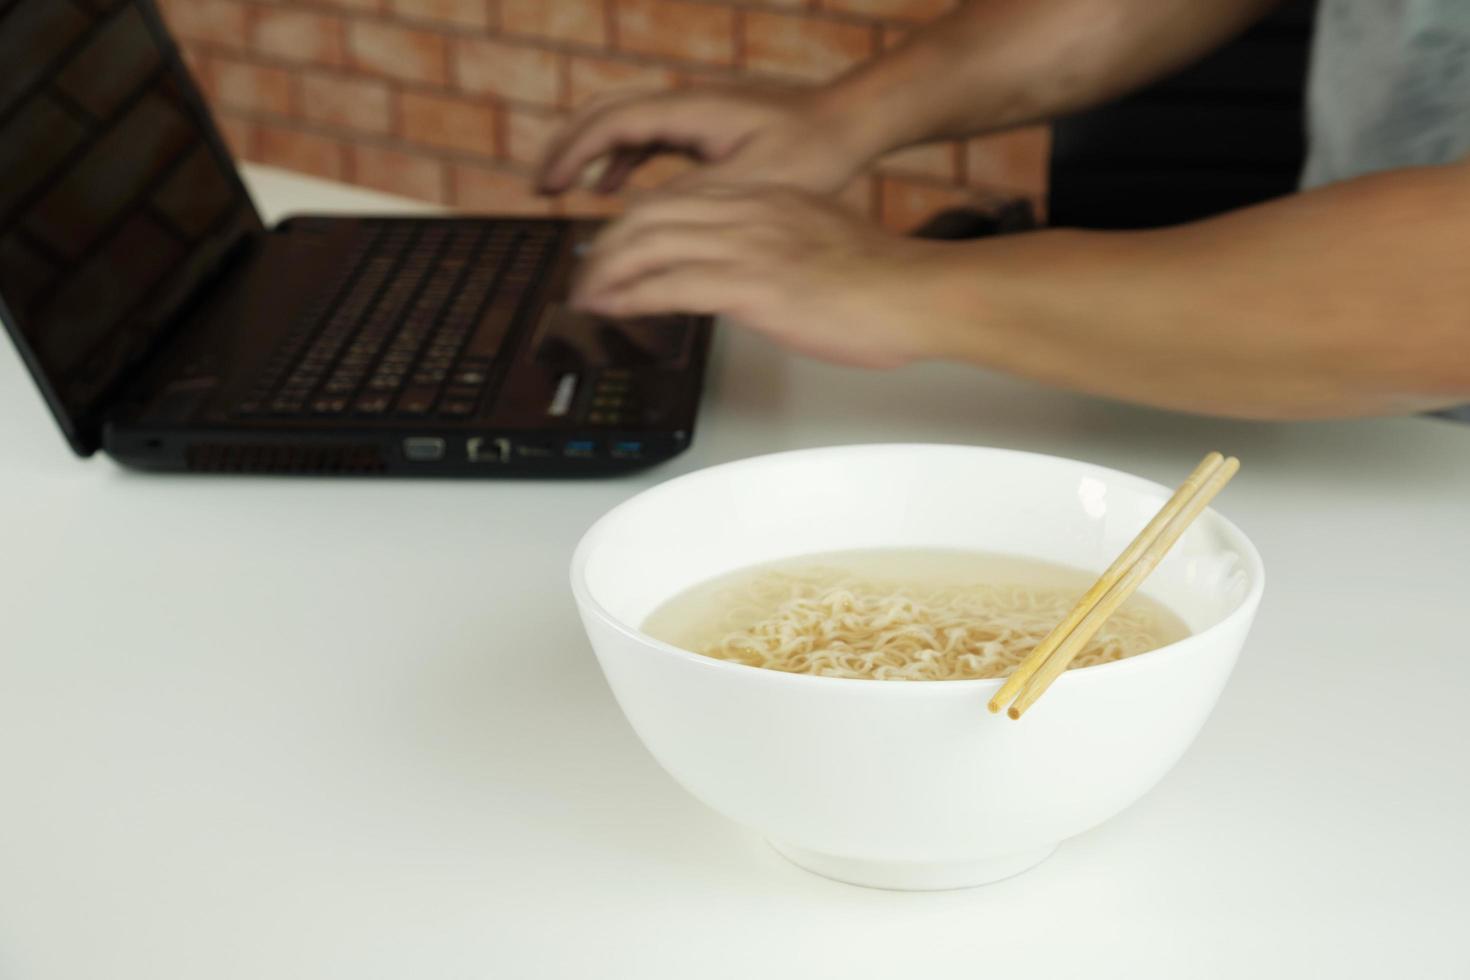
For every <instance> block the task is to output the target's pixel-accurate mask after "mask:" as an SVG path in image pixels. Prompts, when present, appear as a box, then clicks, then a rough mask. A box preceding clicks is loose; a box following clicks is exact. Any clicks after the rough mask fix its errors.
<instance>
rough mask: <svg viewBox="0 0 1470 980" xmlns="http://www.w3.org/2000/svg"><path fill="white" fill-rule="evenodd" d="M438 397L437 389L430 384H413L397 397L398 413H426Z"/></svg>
mask: <svg viewBox="0 0 1470 980" xmlns="http://www.w3.org/2000/svg"><path fill="white" fill-rule="evenodd" d="M438 397H439V389H438V388H435V387H432V386H430V385H415V386H413V387H411V388H409V389H408V390H407V391H405V392H404V393H403V395H402V396H401V397H399V399H398V414H399V415H427V414H429V410H430V409H432V408H433V407H434V402H435V401H436V400H437V399H438Z"/></svg>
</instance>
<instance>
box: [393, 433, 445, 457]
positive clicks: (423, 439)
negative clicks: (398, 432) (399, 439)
mask: <svg viewBox="0 0 1470 980" xmlns="http://www.w3.org/2000/svg"><path fill="white" fill-rule="evenodd" d="M403 458H404V459H407V460H408V461H410V462H413V463H436V462H438V461H439V460H441V459H443V458H444V440H443V439H440V438H439V437H438V436H410V437H409V438H407V439H405V440H403Z"/></svg>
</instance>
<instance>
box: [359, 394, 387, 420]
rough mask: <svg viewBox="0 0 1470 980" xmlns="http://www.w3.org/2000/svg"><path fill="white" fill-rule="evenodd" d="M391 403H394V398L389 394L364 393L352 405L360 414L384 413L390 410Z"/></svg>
mask: <svg viewBox="0 0 1470 980" xmlns="http://www.w3.org/2000/svg"><path fill="white" fill-rule="evenodd" d="M391 404H393V399H391V398H389V397H388V396H387V395H363V396H362V397H361V398H359V399H358V400H357V402H356V404H354V405H353V406H352V409H353V411H355V412H357V414H359V415H382V414H383V413H384V412H386V411H388V406H389V405H391Z"/></svg>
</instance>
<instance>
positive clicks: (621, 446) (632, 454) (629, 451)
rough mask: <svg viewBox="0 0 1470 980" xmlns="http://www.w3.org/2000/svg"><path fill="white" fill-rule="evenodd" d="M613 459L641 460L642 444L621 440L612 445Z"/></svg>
mask: <svg viewBox="0 0 1470 980" xmlns="http://www.w3.org/2000/svg"><path fill="white" fill-rule="evenodd" d="M612 456H613V459H642V458H643V443H641V442H630V441H627V440H622V441H619V442H615V443H613V444H612Z"/></svg>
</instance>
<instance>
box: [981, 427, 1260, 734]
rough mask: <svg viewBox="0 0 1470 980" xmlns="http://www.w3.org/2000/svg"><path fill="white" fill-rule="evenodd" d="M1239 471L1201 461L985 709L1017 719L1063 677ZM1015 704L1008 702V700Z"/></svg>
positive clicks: (1234, 465) (1232, 463)
mask: <svg viewBox="0 0 1470 980" xmlns="http://www.w3.org/2000/svg"><path fill="white" fill-rule="evenodd" d="M1239 469H1240V460H1238V459H1236V458H1235V457H1234V456H1232V457H1230V458H1229V459H1226V458H1225V457H1223V456H1221V455H1220V454H1219V453H1210V454H1209V455H1208V456H1206V457H1205V458H1204V459H1203V460H1201V461H1200V464H1199V466H1197V467H1195V469H1194V472H1193V473H1191V474H1189V478H1188V479H1187V480H1185V481H1184V482H1183V483H1182V484H1180V486H1179V489H1178V490H1176V491H1174V496H1172V497H1170V498H1169V502H1168V503H1166V504H1164V506H1163V507H1162V508H1160V509H1159V512H1158V513H1157V514H1155V515H1154V518H1153V520H1151V521H1149V522H1148V526H1147V527H1145V528H1144V529H1143V530H1142V531H1140V532H1138V537H1136V538H1134V539H1133V541H1132V542H1131V543H1130V544H1129V545H1128V547H1126V548H1124V549H1123V553H1122V554H1121V555H1119V556H1118V557H1117V559H1116V560H1114V562H1113V563H1112V564H1111V565H1109V566H1108V570H1107V571H1105V572H1103V573H1102V577H1101V578H1099V579H1098V580H1097V581H1096V582H1095V583H1093V586H1092V588H1090V589H1088V590H1087V594H1086V595H1084V596H1083V597H1082V598H1081V599H1080V600H1078V602H1077V605H1076V606H1074V607H1073V608H1072V611H1071V612H1070V613H1068V614H1067V618H1066V619H1064V620H1062V621H1061V623H1059V624H1058V625H1057V627H1056V628H1055V629H1054V630H1052V631H1051V632H1050V633H1048V634H1047V635H1046V639H1044V640H1042V641H1041V644H1040V645H1039V646H1038V647H1037V648H1036V649H1035V650H1033V651H1031V654H1030V656H1028V657H1027V658H1026V659H1025V660H1024V661H1022V662H1021V665H1020V666H1018V667H1017V668H1016V669H1015V671H1014V672H1012V674H1011V676H1010V677H1008V678H1006V682H1005V684H1003V685H1002V686H1001V689H1000V690H999V691H997V692H996V694H995V697H993V698H991V699H990V710H991V711H992V712H997V711H1000V709H1001V708H1003V707H1005V705H1006V704H1007V702H1010V704H1011V706H1010V708H1009V709H1008V710H1007V711H1006V714H1008V715H1010V717H1012V718H1019V717H1021V715H1022V714H1023V713H1024V712H1025V711H1026V709H1027V708H1029V707H1031V706H1032V705H1033V704H1035V703H1036V699H1037V698H1039V697H1041V695H1042V694H1044V693H1045V692H1046V689H1047V688H1048V687H1050V686H1051V682H1052V681H1054V680H1056V679H1057V678H1058V677H1060V676H1061V675H1062V672H1063V671H1064V670H1066V669H1067V668H1068V667H1069V666H1070V665H1071V663H1072V661H1073V660H1074V659H1076V657H1077V654H1079V653H1081V652H1082V648H1083V647H1085V646H1087V643H1088V641H1090V640H1091V639H1092V638H1093V637H1094V636H1096V635H1097V631H1098V630H1100V629H1102V626H1103V624H1104V623H1106V622H1107V620H1108V617H1109V616H1111V615H1112V614H1113V613H1114V612H1116V611H1117V609H1118V607H1119V606H1121V605H1122V604H1123V603H1124V602H1125V601H1126V600H1127V599H1128V597H1129V596H1131V595H1132V594H1133V593H1134V592H1135V591H1136V590H1137V589H1138V587H1139V586H1140V585H1142V584H1143V580H1144V579H1146V578H1148V576H1149V574H1150V573H1151V572H1152V571H1153V570H1154V569H1155V568H1157V567H1158V564H1159V562H1160V561H1162V560H1163V558H1164V555H1166V554H1168V552H1169V549H1170V548H1172V547H1174V542H1176V541H1178V540H1179V538H1180V536H1181V535H1182V534H1184V532H1185V531H1186V530H1187V529H1188V528H1189V525H1191V524H1193V523H1194V520H1195V518H1197V517H1199V515H1200V514H1202V513H1204V509H1205V508H1206V507H1208V506H1209V505H1210V501H1212V500H1214V499H1215V496H1216V495H1217V494H1219V492H1220V491H1221V490H1223V489H1224V488H1225V484H1227V483H1229V482H1230V478H1231V477H1233V476H1235V474H1236V471H1237V470H1239ZM1012 698H1014V699H1015V700H1014V701H1013V702H1012V701H1011V699H1012Z"/></svg>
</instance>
